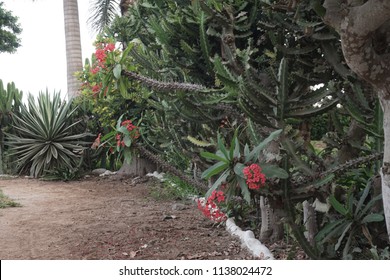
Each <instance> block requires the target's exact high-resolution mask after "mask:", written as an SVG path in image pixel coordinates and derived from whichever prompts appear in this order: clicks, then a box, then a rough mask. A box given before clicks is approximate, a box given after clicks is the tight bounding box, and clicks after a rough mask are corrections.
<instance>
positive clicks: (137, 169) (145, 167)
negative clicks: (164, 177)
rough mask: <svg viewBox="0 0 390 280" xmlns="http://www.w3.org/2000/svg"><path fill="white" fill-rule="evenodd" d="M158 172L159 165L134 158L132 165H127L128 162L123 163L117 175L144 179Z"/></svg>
mask: <svg viewBox="0 0 390 280" xmlns="http://www.w3.org/2000/svg"><path fill="white" fill-rule="evenodd" d="M156 170H157V165H156V164H155V163H153V162H151V161H150V160H147V159H144V158H141V157H133V159H132V161H131V163H130V164H127V163H126V162H124V163H123V165H122V167H121V169H119V171H118V173H117V174H120V175H128V176H134V177H137V176H140V177H142V176H145V175H146V174H148V173H152V172H154V171H156Z"/></svg>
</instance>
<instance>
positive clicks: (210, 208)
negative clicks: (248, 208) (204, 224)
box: [198, 191, 227, 223]
mask: <svg viewBox="0 0 390 280" xmlns="http://www.w3.org/2000/svg"><path fill="white" fill-rule="evenodd" d="M215 200H216V201H218V202H223V201H225V195H224V193H223V192H222V191H213V192H212V193H211V195H210V196H209V198H208V199H207V201H206V200H204V199H199V200H198V208H199V209H200V210H201V211H202V213H203V215H205V216H206V217H207V218H209V219H210V220H212V221H214V222H217V223H221V222H223V221H225V220H226V219H227V216H226V214H225V213H223V212H222V211H221V210H220V209H219V207H218V205H217V204H216V203H215Z"/></svg>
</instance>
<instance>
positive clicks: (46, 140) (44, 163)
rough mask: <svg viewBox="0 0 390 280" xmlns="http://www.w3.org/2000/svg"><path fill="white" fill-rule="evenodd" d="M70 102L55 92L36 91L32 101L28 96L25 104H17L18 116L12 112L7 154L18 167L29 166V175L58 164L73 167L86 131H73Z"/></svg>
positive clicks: (39, 172)
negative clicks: (8, 152) (51, 94)
mask: <svg viewBox="0 0 390 280" xmlns="http://www.w3.org/2000/svg"><path fill="white" fill-rule="evenodd" d="M71 104H72V103H71V102H68V103H62V100H61V97H60V95H59V94H58V93H55V94H54V95H53V97H51V96H50V94H49V93H48V92H46V93H40V95H39V96H38V99H37V103H36V102H35V100H34V98H33V96H31V95H30V96H29V98H28V104H27V105H25V104H22V105H21V115H20V116H17V115H14V129H15V134H7V145H8V146H10V151H11V154H12V155H14V156H16V157H17V165H18V170H19V171H23V170H26V169H28V168H29V169H30V175H31V176H34V177H39V176H41V175H42V174H43V173H44V172H46V171H48V170H53V169H55V168H59V167H69V168H73V167H75V166H76V165H77V163H78V161H79V159H80V155H79V154H80V152H81V151H82V150H83V149H85V146H84V144H86V143H85V142H82V141H81V139H83V138H84V137H85V136H87V134H86V133H81V134H73V133H72V128H73V127H74V126H75V125H76V124H77V123H78V122H74V123H70V118H71V116H72V114H73V113H74V112H75V110H76V109H77V108H75V109H72V108H71Z"/></svg>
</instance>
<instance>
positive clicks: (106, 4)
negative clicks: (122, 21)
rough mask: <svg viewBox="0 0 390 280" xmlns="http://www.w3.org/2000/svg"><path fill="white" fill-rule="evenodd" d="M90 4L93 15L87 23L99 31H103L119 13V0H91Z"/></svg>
mask: <svg viewBox="0 0 390 280" xmlns="http://www.w3.org/2000/svg"><path fill="white" fill-rule="evenodd" d="M90 5H91V6H90V14H91V16H90V17H89V18H88V21H87V23H88V25H89V26H90V28H91V29H92V30H93V31H96V32H97V33H101V32H102V31H103V30H104V28H105V27H107V26H109V25H110V24H111V22H112V21H113V20H114V18H115V16H116V15H118V14H119V2H118V1H117V0H94V1H92V0H91V3H90Z"/></svg>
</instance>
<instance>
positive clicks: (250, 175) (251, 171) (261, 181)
mask: <svg viewBox="0 0 390 280" xmlns="http://www.w3.org/2000/svg"><path fill="white" fill-rule="evenodd" d="M242 172H243V173H244V175H245V177H246V184H247V185H248V188H249V189H252V190H257V189H259V188H261V187H263V186H264V185H265V175H264V174H263V173H261V167H260V166H259V165H257V164H255V163H253V164H251V165H250V166H246V167H245V168H244V169H243V170H242Z"/></svg>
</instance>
